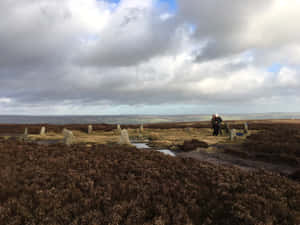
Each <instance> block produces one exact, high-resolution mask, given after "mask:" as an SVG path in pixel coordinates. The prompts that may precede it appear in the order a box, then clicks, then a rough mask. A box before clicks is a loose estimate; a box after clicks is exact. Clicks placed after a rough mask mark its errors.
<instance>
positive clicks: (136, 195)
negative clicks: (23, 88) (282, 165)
mask: <svg viewBox="0 0 300 225" xmlns="http://www.w3.org/2000/svg"><path fill="white" fill-rule="evenodd" d="M0 177H1V179H0V224H14V225H17V224H32V225H33V224H51V225H52V224H124V225H126V224H149V225H150V224H157V225H158V224H159V225H161V224H170V225H171V224H175V225H176V224H178V225H182V224H218V225H222V224H228V225H229V224H230V225H235V224H236V225H238V224H245V225H247V224H249V225H250V224H257V225H258V224H278V225H279V224H280V225H284V224H286V225H287V224H291V225H295V224H300V184H299V183H297V182H295V181H292V180H289V179H287V178H285V177H281V176H279V175H278V174H275V173H274V174H272V173H268V172H265V171H258V172H245V171H242V170H240V169H238V168H235V167H224V166H215V165H213V164H210V163H204V162H199V161H196V160H193V159H183V158H174V157H169V156H165V155H163V154H161V153H158V152H155V151H143V150H137V149H135V148H133V147H124V146H119V145H97V144H93V145H91V146H90V147H89V148H87V147H86V145H81V144H78V145H74V146H72V147H66V146H63V145H50V146H40V145H36V144H28V143H27V144H26V143H21V142H16V141H10V140H1V141H0Z"/></svg>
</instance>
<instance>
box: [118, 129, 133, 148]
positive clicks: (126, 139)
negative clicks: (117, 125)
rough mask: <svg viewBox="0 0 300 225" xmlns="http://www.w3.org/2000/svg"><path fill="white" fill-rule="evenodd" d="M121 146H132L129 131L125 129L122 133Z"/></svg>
mask: <svg viewBox="0 0 300 225" xmlns="http://www.w3.org/2000/svg"><path fill="white" fill-rule="evenodd" d="M119 144H121V145H130V144H131V143H130V140H129V135H128V131H127V130H125V129H124V130H122V131H121V136H120V141H119Z"/></svg>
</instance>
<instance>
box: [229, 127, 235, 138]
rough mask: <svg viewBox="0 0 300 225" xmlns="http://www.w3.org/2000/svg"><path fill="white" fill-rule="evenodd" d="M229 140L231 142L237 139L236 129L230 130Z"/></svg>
mask: <svg viewBox="0 0 300 225" xmlns="http://www.w3.org/2000/svg"><path fill="white" fill-rule="evenodd" d="M229 138H230V140H231V141H234V140H235V139H236V130H235V129H230V130H229Z"/></svg>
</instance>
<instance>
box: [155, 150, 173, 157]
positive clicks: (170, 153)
mask: <svg viewBox="0 0 300 225" xmlns="http://www.w3.org/2000/svg"><path fill="white" fill-rule="evenodd" d="M158 151H159V152H162V153H164V154H165V155H170V156H176V155H175V154H174V153H173V152H172V151H170V150H167V149H162V150H158Z"/></svg>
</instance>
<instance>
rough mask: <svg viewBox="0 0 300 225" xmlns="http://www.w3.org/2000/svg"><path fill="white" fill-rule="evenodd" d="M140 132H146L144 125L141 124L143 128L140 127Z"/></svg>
mask: <svg viewBox="0 0 300 225" xmlns="http://www.w3.org/2000/svg"><path fill="white" fill-rule="evenodd" d="M140 132H141V133H143V132H144V125H143V124H141V126H140Z"/></svg>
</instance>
